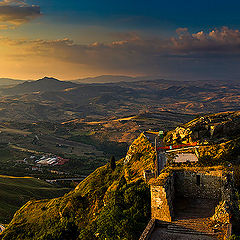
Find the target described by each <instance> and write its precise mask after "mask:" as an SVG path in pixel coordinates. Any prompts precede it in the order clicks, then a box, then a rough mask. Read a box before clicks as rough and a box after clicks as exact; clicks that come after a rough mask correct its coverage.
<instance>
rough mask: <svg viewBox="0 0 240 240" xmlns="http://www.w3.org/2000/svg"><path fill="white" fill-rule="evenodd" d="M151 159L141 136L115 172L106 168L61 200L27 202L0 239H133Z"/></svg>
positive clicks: (146, 198)
mask: <svg viewBox="0 0 240 240" xmlns="http://www.w3.org/2000/svg"><path fill="white" fill-rule="evenodd" d="M154 157H155V152H154V149H153V147H152V145H151V144H150V142H148V139H147V138H146V137H145V136H144V135H143V134H141V135H140V136H139V138H137V139H136V140H135V141H134V142H133V144H132V145H131V147H130V148H129V151H128V153H127V158H126V159H127V160H126V159H122V160H120V161H119V162H117V166H116V169H115V170H112V169H111V167H110V165H109V164H107V165H106V166H103V167H101V168H99V169H97V170H96V171H95V172H94V173H92V174H91V175H90V176H89V177H88V178H86V179H85V180H84V181H83V182H81V183H80V184H79V185H78V186H77V187H76V188H75V190H74V191H72V192H70V193H68V194H66V195H65V196H63V197H60V198H55V199H52V200H40V201H29V202H28V203H27V204H26V205H24V206H23V207H22V208H21V209H20V210H19V211H17V212H16V214H15V216H14V218H13V220H12V221H11V223H10V224H9V226H8V227H7V229H6V230H5V231H4V233H3V234H2V235H1V239H5V240H6V239H9V240H10V239H11V240H12V239H19V240H20V239H21V240H25V239H44V240H45V239H51V240H55V239H56V240H57V239H59V240H60V239H65V240H67V239H71V240H73V239H109V240H110V239H138V238H139V236H140V234H141V232H142V230H143V229H144V227H145V224H146V222H147V221H148V220H149V217H150V193H149V188H148V186H147V184H145V183H144V181H143V180H142V171H143V169H152V168H153V159H154Z"/></svg>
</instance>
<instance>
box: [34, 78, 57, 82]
mask: <svg viewBox="0 0 240 240" xmlns="http://www.w3.org/2000/svg"><path fill="white" fill-rule="evenodd" d="M37 81H56V82H61V81H60V80H58V79H56V78H53V77H44V78H41V79H39V80H37Z"/></svg>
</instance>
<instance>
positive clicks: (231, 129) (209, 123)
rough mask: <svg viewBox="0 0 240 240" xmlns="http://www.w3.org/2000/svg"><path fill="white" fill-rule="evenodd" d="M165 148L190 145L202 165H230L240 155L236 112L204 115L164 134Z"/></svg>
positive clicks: (239, 115)
mask: <svg viewBox="0 0 240 240" xmlns="http://www.w3.org/2000/svg"><path fill="white" fill-rule="evenodd" d="M164 141H165V143H166V144H167V145H173V144H179V143H183V144H186V143H193V142H197V145H202V146H201V147H200V148H199V149H198V151H199V155H200V159H201V160H203V161H205V162H206V161H209V163H211V162H212V163H213V162H214V161H230V162H231V161H234V162H235V163H236V162H238V159H239V155H240V111H236V112H224V113H218V114H211V115H205V116H202V117H199V118H196V119H194V120H193V121H191V122H189V123H187V124H184V125H182V126H180V127H177V128H176V129H174V130H173V131H170V132H168V133H167V135H166V137H165V139H164Z"/></svg>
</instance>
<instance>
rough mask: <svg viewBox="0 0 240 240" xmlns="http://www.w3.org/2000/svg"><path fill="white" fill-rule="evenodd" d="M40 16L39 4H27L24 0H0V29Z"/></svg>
mask: <svg viewBox="0 0 240 240" xmlns="http://www.w3.org/2000/svg"><path fill="white" fill-rule="evenodd" d="M39 16H41V11H40V7H39V6H35V5H29V4H28V3H27V2H26V1H20V0H19V1H18V0H3V1H0V23H1V26H2V27H1V26H0V29H6V28H11V27H12V28H14V27H16V26H19V25H21V24H23V23H27V22H29V21H31V20H33V19H35V18H37V17H39Z"/></svg>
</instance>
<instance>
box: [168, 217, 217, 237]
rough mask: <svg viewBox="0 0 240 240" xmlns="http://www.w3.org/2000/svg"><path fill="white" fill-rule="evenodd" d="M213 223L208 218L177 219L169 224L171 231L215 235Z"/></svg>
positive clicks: (169, 230)
mask: <svg viewBox="0 0 240 240" xmlns="http://www.w3.org/2000/svg"><path fill="white" fill-rule="evenodd" d="M212 227H213V224H212V222H211V220H210V219H208V218H200V219H199V218H194V219H181V220H175V221H173V222H171V224H169V225H168V227H167V231H168V232H169V233H184V234H193V235H209V236H213V235H215V233H214V230H213V229H212Z"/></svg>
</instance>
